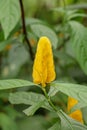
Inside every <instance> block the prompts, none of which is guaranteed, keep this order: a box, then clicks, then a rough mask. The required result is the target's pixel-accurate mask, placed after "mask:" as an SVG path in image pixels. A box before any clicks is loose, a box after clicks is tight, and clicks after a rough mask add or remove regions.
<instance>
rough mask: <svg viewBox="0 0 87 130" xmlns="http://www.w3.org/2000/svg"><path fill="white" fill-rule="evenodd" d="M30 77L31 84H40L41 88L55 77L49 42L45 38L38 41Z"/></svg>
mask: <svg viewBox="0 0 87 130" xmlns="http://www.w3.org/2000/svg"><path fill="white" fill-rule="evenodd" d="M32 75H33V82H34V83H36V84H41V85H42V87H45V86H46V83H50V82H51V81H53V80H54V79H55V77H56V73H55V67H54V61H53V53H52V46H51V42H50V40H49V39H48V38H47V37H45V36H43V37H41V38H40V39H39V42H38V45H37V51H36V55H35V60H34V65H33V74H32Z"/></svg>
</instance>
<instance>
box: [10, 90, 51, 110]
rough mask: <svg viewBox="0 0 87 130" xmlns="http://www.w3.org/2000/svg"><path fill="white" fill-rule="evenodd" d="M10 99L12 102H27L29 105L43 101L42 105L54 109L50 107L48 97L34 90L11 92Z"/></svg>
mask: <svg viewBox="0 0 87 130" xmlns="http://www.w3.org/2000/svg"><path fill="white" fill-rule="evenodd" d="M9 101H10V102H11V103H12V104H27V105H34V104H36V103H38V102H43V104H42V106H41V107H43V108H46V109H48V110H52V108H51V107H50V105H49V104H48V102H47V100H46V98H45V97H44V96H43V95H41V94H37V93H33V92H29V93H28V92H16V93H11V94H10V96H9Z"/></svg>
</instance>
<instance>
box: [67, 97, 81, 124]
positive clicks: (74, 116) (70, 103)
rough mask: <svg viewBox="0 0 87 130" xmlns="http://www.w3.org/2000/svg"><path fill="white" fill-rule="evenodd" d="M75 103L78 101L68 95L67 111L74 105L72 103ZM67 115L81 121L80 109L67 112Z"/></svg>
mask: <svg viewBox="0 0 87 130" xmlns="http://www.w3.org/2000/svg"><path fill="white" fill-rule="evenodd" d="M77 103H78V101H77V100H76V99H74V98H71V97H69V98H68V106H67V109H68V111H70V110H71V108H72V107H74V105H76V104H77ZM69 116H70V117H72V118H73V119H76V120H77V121H79V122H81V123H83V117H82V112H81V110H76V111H74V112H72V113H71V114H69Z"/></svg>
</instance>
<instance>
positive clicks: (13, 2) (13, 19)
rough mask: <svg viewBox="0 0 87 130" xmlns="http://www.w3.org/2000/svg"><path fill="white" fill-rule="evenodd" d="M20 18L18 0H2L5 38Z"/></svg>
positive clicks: (1, 10)
mask: <svg viewBox="0 0 87 130" xmlns="http://www.w3.org/2000/svg"><path fill="white" fill-rule="evenodd" d="M19 19H20V7H19V1H18V0H0V22H1V25H2V28H3V30H4V35H5V39H6V38H7V37H8V36H9V33H10V32H11V31H12V30H13V28H14V27H15V26H16V24H17V23H18V21H19Z"/></svg>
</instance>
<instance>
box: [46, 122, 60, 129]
mask: <svg viewBox="0 0 87 130" xmlns="http://www.w3.org/2000/svg"><path fill="white" fill-rule="evenodd" d="M48 130H61V128H60V124H59V122H56V123H55V124H54V125H53V126H52V127H50V128H49V129H48Z"/></svg>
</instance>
